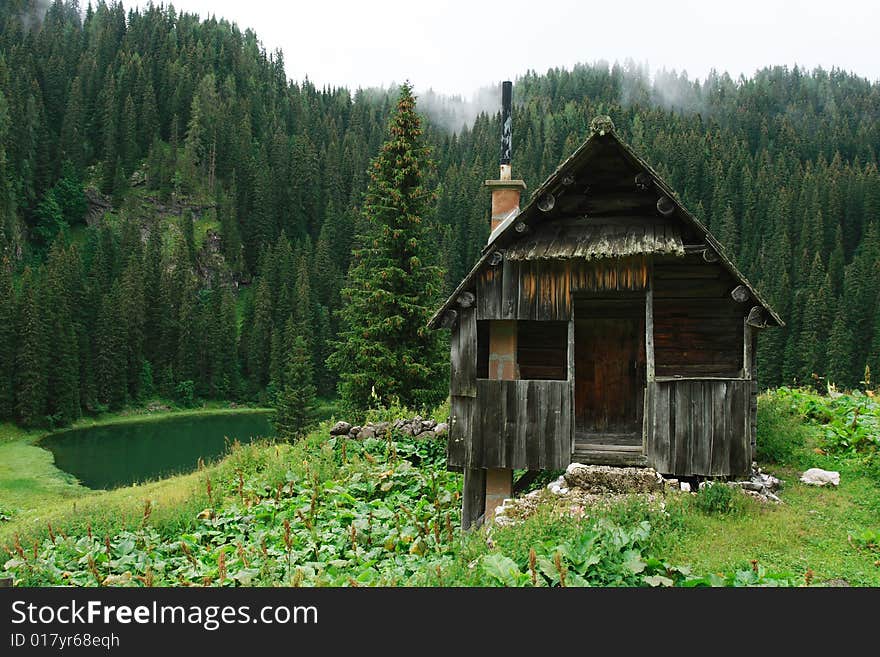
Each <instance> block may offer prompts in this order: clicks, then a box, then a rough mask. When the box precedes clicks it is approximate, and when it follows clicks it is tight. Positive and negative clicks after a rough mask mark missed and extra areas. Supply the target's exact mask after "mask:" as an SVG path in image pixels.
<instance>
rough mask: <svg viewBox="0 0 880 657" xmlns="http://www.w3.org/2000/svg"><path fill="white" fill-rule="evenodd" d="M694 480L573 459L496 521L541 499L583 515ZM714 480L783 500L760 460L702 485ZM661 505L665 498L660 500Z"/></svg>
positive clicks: (517, 516) (508, 503)
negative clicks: (734, 477)
mask: <svg viewBox="0 0 880 657" xmlns="http://www.w3.org/2000/svg"><path fill="white" fill-rule="evenodd" d="M691 479H692V481H693V486H692V485H691V482H688V481H679V480H678V479H675V478H666V477H664V476H663V475H661V474H660V473H658V472H657V471H656V470H654V469H653V468H617V467H612V466H607V465H584V464H582V463H572V464H571V465H569V466H568V468H567V469H566V471H565V474H563V475H562V476H561V477H559V478H558V479H556V480H555V481H552V482H550V483H549V484H547V486H546V487H545V488H544V489H539V490H534V491H532V492H531V493H528V494H527V495H525V496H524V497H519V498H516V499H506V500H504V503H503V504H502V505H501V506H499V507H498V508H496V509H495V524H496V525H498V526H505V525H512V524H515V523H517V522H519V521H520V520H522V519H523V518H526V517H528V516H529V515H531V514H532V513H534V512H535V510H536V509H537V508H538V506H540V505H541V503H542V502H547V501H550V500H552V503H553V504H555V505H557V506H561V507H563V510H564V512H565V513H568V514H571V515H576V516H583V515H584V514H585V513H586V507H589V506H593V505H596V504H601V503H603V502H605V503H607V502H609V501H613V500H614V499H615V498H619V497H621V496H623V495H628V494H633V493H635V494H641V495H643V496H646V497H647V498H648V500H649V501H653V500H656V499H657V498H658V496H659V497H661V498H662V495H663V494H665V492H666V491H667V490H674V491H679V490H681V491H682V492H686V493H690V492H693V493H696V488H697V484H696V478H691ZM713 484H720V485H727V486H730V487H731V488H739V489H741V490H742V491H743V492H744V493H745V494H746V495H749V496H750V497H754V498H756V499H758V500H759V501H762V502H773V503H780V502H781V500H780V499H779V497H777V496H776V491H778V490H779V489H780V488H781V487H782V481H781V480H779V479H777V478H776V477H774V476H773V475H771V474H767V473H765V472H762V471H761V469H760V468H758V466H757V464H755V463H753V464H752V472H751V475H750V476H749V478H748V479H744V480H741V481H728V482H717V481H713V480H706V481H702V482H700V484H699V488H700V489H703V488H705V487H706V486H711V485H713ZM660 505H661V508H662V507H663V505H664V502H663V501H662V499H661V501H660Z"/></svg>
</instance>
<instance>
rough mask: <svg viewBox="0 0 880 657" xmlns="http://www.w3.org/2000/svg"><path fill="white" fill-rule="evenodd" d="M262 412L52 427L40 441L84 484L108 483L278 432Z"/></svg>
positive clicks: (149, 475) (167, 471) (156, 472)
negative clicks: (102, 424)
mask: <svg viewBox="0 0 880 657" xmlns="http://www.w3.org/2000/svg"><path fill="white" fill-rule="evenodd" d="M269 418H270V414H269V413H262V412H257V413H254V412H249V413H217V414H205V415H187V416H182V417H174V416H173V415H171V416H169V417H168V418H162V419H160V420H148V421H145V422H125V423H121V424H108V425H106V426H97V427H86V428H83V429H71V430H68V431H61V432H58V433H53V434H51V435H49V436H47V437H45V438H43V439H42V440H40V441H39V443H38V444H39V446H40V447H43V448H45V449H48V450H49V451H50V452H52V454H53V455H54V456H55V466H56V467H57V468H58V469H59V470H64V471H65V472H69V473H70V474H72V475H73V476H74V477H76V478H77V479H78V480H79V481H80V483H82V484H83V485H84V486H87V487H89V488H94V489H110V488H117V487H119V486H127V485H129V484H133V483H136V482H141V481H146V480H150V479H159V478H162V477H167V476H169V475H172V474H178V473H181V472H190V471H192V470H195V469H196V467H197V465H198V461H199V459H200V458H201V459H204V461H205V462H206V463H207V462H209V461H211V460H212V459H216V458H217V457H220V456H222V455H223V454H225V453H226V451H227V449H228V445H229V444H230V443H231V442H232V441H233V440H236V439H237V440H238V441H239V442H241V443H248V442H251V441H252V440H254V439H256V438H260V437H266V436H272V435H273V434H274V432H273V429H272V424H271V422H270V421H269Z"/></svg>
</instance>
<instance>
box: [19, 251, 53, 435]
mask: <svg viewBox="0 0 880 657" xmlns="http://www.w3.org/2000/svg"><path fill="white" fill-rule="evenodd" d="M40 288H41V281H40V280H39V279H38V278H37V276H36V275H35V274H34V273H33V272H32V270H31V269H30V268H27V269H25V270H24V274H23V275H22V282H21V295H20V299H19V304H18V305H19V311H18V313H17V314H16V316H17V317H18V320H19V323H18V352H17V354H16V362H15V384H16V389H15V392H16V405H17V410H18V420H19V422H21V423H22V424H23V425H24V426H30V427H33V426H42V425H43V424H45V421H46V410H47V403H48V394H49V373H48V360H49V358H48V352H49V345H48V343H47V339H46V338H47V335H46V332H45V330H44V321H43V308H44V307H45V306H44V304H43V299H42V294H41V290H40Z"/></svg>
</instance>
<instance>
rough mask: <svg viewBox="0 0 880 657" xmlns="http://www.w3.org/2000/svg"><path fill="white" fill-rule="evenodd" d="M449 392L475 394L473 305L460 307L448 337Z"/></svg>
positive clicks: (475, 369) (461, 395)
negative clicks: (455, 323) (455, 322)
mask: <svg viewBox="0 0 880 657" xmlns="http://www.w3.org/2000/svg"><path fill="white" fill-rule="evenodd" d="M449 344H450V354H449V394H450V395H452V396H453V397H455V396H460V397H475V396H476V395H477V313H476V310H475V309H474V307H473V306H471V307H470V308H462V309H461V312H460V313H459V318H458V324H457V325H456V327H455V328H454V329H453V331H452V335H451V336H450V338H449Z"/></svg>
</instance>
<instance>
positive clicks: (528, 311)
mask: <svg viewBox="0 0 880 657" xmlns="http://www.w3.org/2000/svg"><path fill="white" fill-rule="evenodd" d="M647 284H648V264H647V258H646V257H645V256H634V257H627V258H611V259H608V260H594V261H588V260H569V261H567V260H510V259H507V258H505V259H504V260H503V261H502V263H500V264H499V265H497V266H495V267H486V268H485V269H484V270H483V271H482V272H480V274H479V276H478V277H477V287H476V294H477V303H476V307H477V319H478V320H484V319H520V320H543V321H547V320H558V321H567V320H568V319H569V317H571V303H572V295H573V294H577V293H579V292H596V291H614V290H643V289H644V288H645V287H646V286H647Z"/></svg>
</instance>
